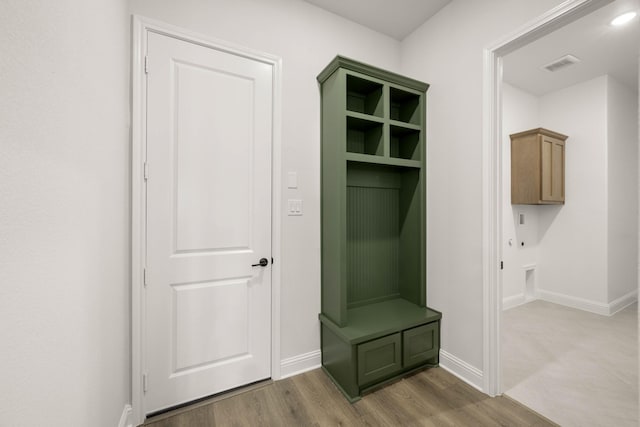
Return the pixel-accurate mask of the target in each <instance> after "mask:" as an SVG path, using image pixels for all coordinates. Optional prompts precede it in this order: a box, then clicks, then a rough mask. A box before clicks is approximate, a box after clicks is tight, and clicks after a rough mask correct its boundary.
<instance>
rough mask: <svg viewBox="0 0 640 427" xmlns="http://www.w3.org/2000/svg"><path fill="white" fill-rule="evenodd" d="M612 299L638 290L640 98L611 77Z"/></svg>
mask: <svg viewBox="0 0 640 427" xmlns="http://www.w3.org/2000/svg"><path fill="white" fill-rule="evenodd" d="M607 107H608V126H607V132H608V137H607V145H608V150H609V157H608V162H609V164H608V177H609V183H608V185H609V186H608V193H609V200H608V205H609V217H608V239H609V242H608V247H609V254H608V262H609V271H608V273H609V280H608V284H609V288H608V298H607V300H608V302H612V301H615V300H616V299H618V298H621V297H623V296H625V295H627V294H629V293H630V292H633V291H636V290H637V280H638V277H637V268H636V261H637V257H638V245H637V241H636V237H637V234H638V225H637V218H638V195H637V190H638V187H637V186H638V160H637V157H638V121H637V118H638V97H637V94H636V93H635V92H634V91H633V90H632V89H630V88H628V87H626V86H623V85H622V84H620V83H618V82H617V81H616V80H615V79H613V78H611V77H609V78H608V79H607Z"/></svg>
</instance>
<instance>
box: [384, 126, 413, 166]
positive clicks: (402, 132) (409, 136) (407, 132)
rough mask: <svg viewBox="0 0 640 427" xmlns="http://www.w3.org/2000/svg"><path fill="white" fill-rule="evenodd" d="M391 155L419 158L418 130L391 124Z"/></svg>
mask: <svg viewBox="0 0 640 427" xmlns="http://www.w3.org/2000/svg"><path fill="white" fill-rule="evenodd" d="M389 148H390V155H391V157H397V158H400V159H408V160H420V131H419V130H414V129H407V128H402V127H399V126H391V145H390V147H389Z"/></svg>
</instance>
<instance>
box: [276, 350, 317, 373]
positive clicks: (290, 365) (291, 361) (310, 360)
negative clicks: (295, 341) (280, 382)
mask: <svg viewBox="0 0 640 427" xmlns="http://www.w3.org/2000/svg"><path fill="white" fill-rule="evenodd" d="M321 364H322V353H321V352H320V350H315V351H310V352H309V353H304V354H299V355H297V356H293V357H288V358H286V359H282V360H281V361H280V379H284V378H287V377H292V376H294V375H298V374H301V373H303V372H307V371H310V370H312V369H316V368H319V367H320V365H321Z"/></svg>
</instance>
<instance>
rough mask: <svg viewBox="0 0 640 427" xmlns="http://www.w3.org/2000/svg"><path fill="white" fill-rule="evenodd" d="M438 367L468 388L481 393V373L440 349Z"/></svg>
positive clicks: (482, 380)
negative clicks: (470, 387)
mask: <svg viewBox="0 0 640 427" xmlns="http://www.w3.org/2000/svg"><path fill="white" fill-rule="evenodd" d="M440 367H441V368H442V369H444V370H446V371H448V372H450V373H452V374H453V375H455V376H456V377H458V378H460V379H461V380H462V381H464V382H466V383H467V384H469V385H470V386H472V387H474V388H477V389H478V390H480V391H483V384H484V378H483V377H484V375H483V373H482V371H481V370H480V369H478V368H476V367H475V366H471V365H470V364H468V363H467V362H465V361H464V360H462V359H459V358H457V357H456V356H454V355H453V354H451V353H447V352H446V351H445V350H442V349H440Z"/></svg>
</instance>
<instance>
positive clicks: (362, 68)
mask: <svg viewBox="0 0 640 427" xmlns="http://www.w3.org/2000/svg"><path fill="white" fill-rule="evenodd" d="M339 68H343V69H346V70H351V71H355V72H358V73H363V74H366V75H367V76H371V77H376V78H378V79H381V80H385V81H388V82H391V83H395V84H397V85H400V86H404V87H407V88H411V89H414V90H417V91H420V92H426V91H427V89H429V85H428V84H427V83H424V82H421V81H419V80H415V79H412V78H410V77H406V76H403V75H401V74H397V73H394V72H391V71H387V70H384V69H382V68H378V67H374V66H372V65H368V64H365V63H363V62H359V61H356V60H353V59H351V58H347V57H344V56H340V55H338V56H336V57H335V58H334V59H333V61H331V62H330V63H329V65H327V66H326V67H325V68H324V70H322V71H321V72H320V74H318V77H317V79H318V82H320V83H321V84H322V83H324V81H325V80H327V79H328V78H329V76H331V74H333V73H334V72H335V71H336V70H337V69H339Z"/></svg>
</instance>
